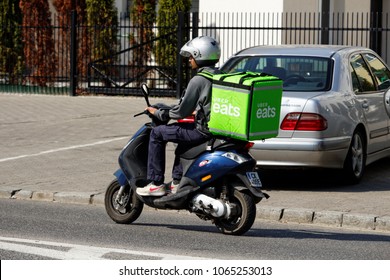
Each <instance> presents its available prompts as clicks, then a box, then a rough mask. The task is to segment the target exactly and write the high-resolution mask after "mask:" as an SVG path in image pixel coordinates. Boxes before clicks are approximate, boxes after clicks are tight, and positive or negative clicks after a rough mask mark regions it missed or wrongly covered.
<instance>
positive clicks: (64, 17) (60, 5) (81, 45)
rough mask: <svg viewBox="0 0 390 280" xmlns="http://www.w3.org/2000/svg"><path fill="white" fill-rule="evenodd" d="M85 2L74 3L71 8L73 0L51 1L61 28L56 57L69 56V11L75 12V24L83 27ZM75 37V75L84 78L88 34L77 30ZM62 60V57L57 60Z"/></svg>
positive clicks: (82, 0) (81, 29)
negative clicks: (76, 43)
mask: <svg viewBox="0 0 390 280" xmlns="http://www.w3.org/2000/svg"><path fill="white" fill-rule="evenodd" d="M85 1H86V0H77V1H75V2H76V3H75V4H76V7H72V2H74V0H53V6H54V7H55V9H56V11H57V18H58V26H59V27H60V28H61V44H60V46H59V51H58V56H63V54H64V53H65V54H70V33H71V30H70V29H69V28H68V26H70V24H71V11H72V10H73V9H75V10H76V12H77V23H78V25H79V26H83V24H84V23H85V22H86V2H85ZM78 30H79V33H78V37H77V42H78V48H77V50H78V53H77V73H78V75H79V76H86V74H87V63H85V61H84V59H83V58H85V57H86V56H88V54H89V45H88V38H89V34H88V32H86V30H85V28H79V29H78ZM66 57H67V61H66V62H65V63H66V64H67V69H70V55H67V56H66ZM59 59H63V57H61V58H59Z"/></svg>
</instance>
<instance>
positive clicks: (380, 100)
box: [221, 45, 390, 183]
mask: <svg viewBox="0 0 390 280" xmlns="http://www.w3.org/2000/svg"><path fill="white" fill-rule="evenodd" d="M221 68H222V70H224V71H225V72H229V73H230V72H240V71H253V72H265V73H269V74H272V75H274V76H277V77H279V78H281V79H282V80H283V98H282V104H281V106H282V107H281V115H280V127H279V134H278V136H277V137H276V138H272V139H266V140H265V141H255V145H254V146H253V148H252V150H251V153H252V155H253V156H254V157H255V158H256V160H257V163H258V165H259V166H285V167H321V168H337V169H342V170H343V174H344V175H345V176H344V179H346V180H347V182H348V183H358V182H359V181H360V180H361V178H362V176H363V173H364V170H365V166H366V164H369V163H372V162H373V161H375V160H378V159H380V158H383V157H386V156H388V155H389V154H390V134H389V132H390V91H388V88H389V87H390V71H389V68H388V67H387V66H386V64H385V63H384V62H383V60H382V59H381V58H380V57H379V56H378V54H376V53H375V52H373V51H372V50H370V49H367V48H361V47H347V46H329V45H307V46H306V45H304V46H302V45H281V46H258V47H252V48H248V49H245V50H242V51H240V52H238V53H237V54H235V55H234V56H232V57H231V58H230V59H229V60H228V61H227V62H226V63H224V65H223V66H222V67H221Z"/></svg>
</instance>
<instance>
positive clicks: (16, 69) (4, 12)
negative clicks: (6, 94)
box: [0, 0, 23, 84]
mask: <svg viewBox="0 0 390 280" xmlns="http://www.w3.org/2000/svg"><path fill="white" fill-rule="evenodd" d="M21 23H22V12H21V10H20V8H19V0H3V1H2V2H0V24H1V29H0V38H1V41H0V75H3V74H7V75H8V77H7V78H8V79H9V83H10V84H14V83H17V77H18V76H19V75H20V74H21V73H22V70H23V69H22V62H23V43H22V38H21V36H22V34H21V29H20V25H21Z"/></svg>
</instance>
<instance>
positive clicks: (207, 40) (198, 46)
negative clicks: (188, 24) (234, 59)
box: [180, 36, 221, 67]
mask: <svg viewBox="0 0 390 280" xmlns="http://www.w3.org/2000/svg"><path fill="white" fill-rule="evenodd" d="M180 55H182V56H185V57H190V56H192V57H193V58H194V59H195V62H196V64H197V65H198V66H199V67H204V66H212V65H214V64H216V63H217V62H218V61H219V58H220V57H221V48H220V47H219V43H218V42H217V41H216V40H215V39H214V38H211V37H208V36H200V37H196V38H194V39H192V40H190V41H188V42H187V43H186V44H185V45H184V46H183V47H182V48H181V50H180Z"/></svg>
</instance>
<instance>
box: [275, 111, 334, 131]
mask: <svg viewBox="0 0 390 280" xmlns="http://www.w3.org/2000/svg"><path fill="white" fill-rule="evenodd" d="M327 128H328V122H327V120H326V119H325V118H324V117H323V116H321V115H318V114H314V113H289V114H287V116H286V117H285V118H284V120H283V122H282V124H281V125H280V129H282V130H306V131H321V130H325V129H327Z"/></svg>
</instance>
